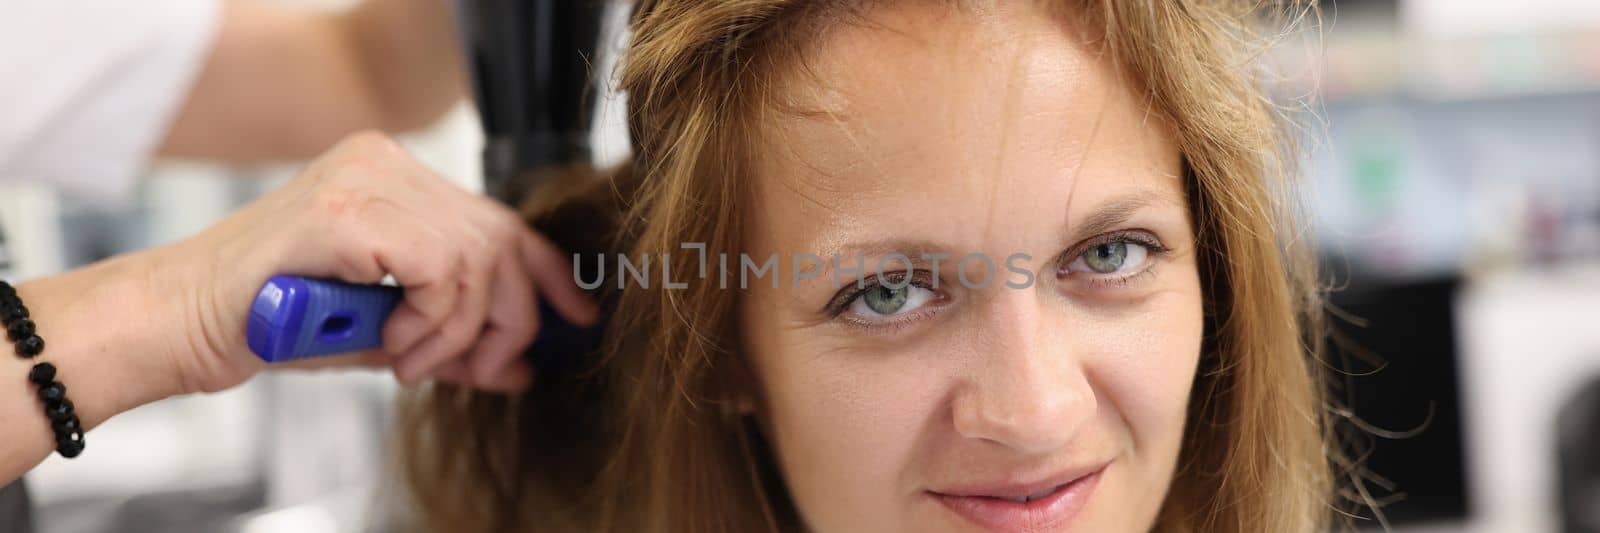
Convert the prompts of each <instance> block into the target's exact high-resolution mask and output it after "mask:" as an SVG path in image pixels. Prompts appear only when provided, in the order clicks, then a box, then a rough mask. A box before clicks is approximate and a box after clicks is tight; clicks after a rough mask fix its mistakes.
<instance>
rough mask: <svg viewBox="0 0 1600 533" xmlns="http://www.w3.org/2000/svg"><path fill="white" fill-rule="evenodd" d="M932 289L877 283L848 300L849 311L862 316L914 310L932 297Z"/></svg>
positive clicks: (883, 315)
mask: <svg viewBox="0 0 1600 533" xmlns="http://www.w3.org/2000/svg"><path fill="white" fill-rule="evenodd" d="M933 296H934V294H933V291H931V290H928V289H925V288H922V287H918V286H916V285H906V286H904V287H898V288H896V287H890V286H888V285H878V286H876V287H871V288H869V289H867V290H866V291H865V292H862V293H861V294H860V295H859V296H856V299H855V301H853V302H850V312H852V313H855V314H857V315H860V316H864V317H887V316H894V315H897V314H901V313H905V312H909V311H915V310H916V309H917V308H919V307H922V306H923V304H926V303H928V301H929V300H931V299H933Z"/></svg>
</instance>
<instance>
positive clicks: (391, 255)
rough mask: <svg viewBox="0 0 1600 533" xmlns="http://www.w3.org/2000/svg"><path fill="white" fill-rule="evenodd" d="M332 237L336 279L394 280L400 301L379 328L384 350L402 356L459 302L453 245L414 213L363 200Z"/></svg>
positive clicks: (457, 265) (457, 258)
mask: <svg viewBox="0 0 1600 533" xmlns="http://www.w3.org/2000/svg"><path fill="white" fill-rule="evenodd" d="M351 209H356V210H359V211H360V212H359V213H352V214H350V215H348V224H346V225H345V227H343V228H334V229H332V230H331V231H332V232H333V233H335V234H336V235H337V237H336V238H335V239H334V242H333V243H332V246H333V248H334V250H333V253H334V254H336V257H338V260H339V261H338V262H339V263H340V265H342V266H341V267H339V268H338V270H340V272H336V274H338V275H339V277H341V278H345V279H350V278H351V277H352V276H351V274H355V275H356V276H357V277H359V278H361V279H359V280H352V281H367V279H369V278H370V277H371V274H372V273H374V272H384V273H388V274H390V275H393V276H394V279H395V281H396V282H398V283H399V284H400V286H402V287H404V288H405V298H404V300H403V302H402V304H401V306H400V307H399V308H398V309H397V310H396V311H395V313H394V315H393V317H392V318H391V320H389V321H388V322H387V323H386V324H385V326H384V333H383V338H384V347H385V348H386V349H389V350H391V353H403V352H405V351H407V350H408V349H409V348H410V347H411V346H414V345H415V344H416V343H417V342H418V341H419V340H420V339H421V337H422V336H424V335H426V334H427V333H428V332H430V331H433V330H435V329H437V328H438V327H439V324H441V323H443V322H444V321H445V319H446V318H447V317H449V316H450V314H451V312H452V310H453V309H454V308H455V307H456V306H457V300H458V299H459V298H460V297H461V291H460V285H459V283H458V282H457V278H458V272H459V271H460V270H461V268H462V259H461V255H462V254H461V253H459V252H451V250H452V249H454V248H457V247H458V245H456V244H454V243H453V242H452V239H450V238H448V237H447V236H446V234H444V233H443V232H441V231H439V230H438V229H437V228H434V227H432V226H431V225H429V224H425V223H422V222H421V221H422V220H424V219H423V218H422V217H420V216H419V215H418V214H416V213H414V212H409V210H407V209H405V208H403V207H401V206H399V205H396V204H394V203H392V202H388V201H384V200H372V201H365V202H364V204H363V207H359V208H351Z"/></svg>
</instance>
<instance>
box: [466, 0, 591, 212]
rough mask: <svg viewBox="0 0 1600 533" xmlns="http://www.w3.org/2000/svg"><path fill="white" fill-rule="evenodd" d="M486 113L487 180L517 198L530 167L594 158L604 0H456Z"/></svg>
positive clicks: (500, 193)
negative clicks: (596, 65)
mask: <svg viewBox="0 0 1600 533" xmlns="http://www.w3.org/2000/svg"><path fill="white" fill-rule="evenodd" d="M455 5H456V21H457V23H458V25H459V27H460V31H461V38H462V41H463V44H464V46H463V48H464V49H465V51H466V54H467V64H468V67H469V68H470V69H471V74H472V85H473V96H474V98H475V99H476V101H477V104H478V114H479V115H480V117H481V118H482V120H483V129H484V135H485V137H486V140H487V142H486V145H485V146H484V154H483V166H484V168H483V172H484V185H485V187H486V188H487V190H488V192H489V194H491V195H492V196H494V197H496V198H498V199H500V200H501V201H503V202H508V203H514V202H516V201H518V200H519V199H520V198H521V196H522V194H523V193H524V192H525V190H526V189H527V184H524V183H521V182H520V181H521V180H520V177H521V176H523V175H524V174H526V173H528V172H529V171H531V170H533V169H536V168H540V167H544V166H549V165H559V164H564V163H568V162H573V161H583V160H587V159H588V158H589V143H588V136H589V130H590V124H589V121H590V120H591V118H592V114H593V113H592V110H593V108H594V104H595V101H594V98H595V95H594V91H591V90H590V86H591V83H590V82H591V81H592V80H593V77H594V73H593V72H592V66H591V60H592V58H593V57H594V55H595V49H596V48H598V46H599V39H600V23H601V18H602V16H603V15H604V13H605V2H604V1H603V0H457V1H456V4H455Z"/></svg>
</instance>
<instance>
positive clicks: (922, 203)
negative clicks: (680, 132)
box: [740, 2, 1202, 532]
mask: <svg viewBox="0 0 1600 533" xmlns="http://www.w3.org/2000/svg"><path fill="white" fill-rule="evenodd" d="M996 4H1001V5H1003V6H1004V7H1001V8H996V9H994V10H991V11H985V12H982V13H977V12H967V11H953V10H949V9H948V8H944V7H939V4H937V3H931V2H902V3H897V4H895V5H894V6H892V7H885V8H880V9H878V10H876V11H874V12H872V13H870V14H869V17H868V18H869V19H870V20H871V21H872V22H874V23H875V24H852V25H849V26H847V27H843V28H839V29H836V30H834V31H832V32H830V33H829V34H828V35H826V36H825V38H824V39H823V41H822V42H821V43H819V46H820V48H819V49H817V50H816V54H815V55H814V56H813V60H814V63H813V64H812V67H813V68H814V74H816V76H815V77H814V79H813V78H803V77H798V76H797V77H794V78H790V81H791V83H790V85H789V87H788V89H789V90H790V92H789V95H790V96H791V97H792V98H793V99H794V100H795V101H796V102H797V103H800V104H802V105H806V106H808V107H810V108H813V109H816V110H818V111H820V112H818V113H805V114H789V115H782V116H778V117H769V118H767V119H765V120H766V122H765V123H764V124H765V127H767V128H768V129H767V130H766V136H765V138H764V139H762V140H761V141H760V142H761V143H762V148H761V149H760V151H759V152H758V153H759V154H760V157H758V158H757V159H758V160H759V163H758V165H759V168H758V169H757V170H758V179H757V185H756V187H755V189H756V190H755V198H754V199H753V200H754V204H753V205H754V206H755V208H754V209H752V210H751V212H752V215H751V216H750V218H749V219H747V220H746V221H745V222H746V224H745V228H744V232H745V239H746V240H745V246H746V251H747V252H748V253H750V254H751V255H752V258H751V260H752V261H754V262H755V263H758V264H759V263H760V262H761V261H764V260H765V259H766V258H768V257H769V256H771V255H772V254H776V255H777V257H778V259H779V262H778V265H780V269H779V271H780V274H779V275H778V276H777V279H778V280H779V281H780V283H778V287H777V288H773V287H772V286H771V285H770V281H769V280H768V279H760V280H756V281H751V282H750V284H749V285H750V288H749V289H748V290H747V291H746V292H745V293H744V296H743V297H742V298H741V304H740V305H741V309H740V311H741V321H742V324H741V326H742V330H741V331H742V332H743V335H744V339H743V341H744V343H745V344H744V349H745V350H746V352H747V355H748V357H749V358H750V359H751V360H752V361H753V362H754V366H755V368H756V373H757V375H758V377H759V385H760V390H759V391H758V394H759V396H760V401H759V402H758V405H759V407H757V409H756V413H755V414H756V416H758V417H759V418H760V419H761V420H762V423H763V426H764V427H765V428H766V430H767V432H768V437H769V439H770V442H771V443H772V445H773V446H774V448H775V454H776V459H777V461H778V463H779V465H780V467H781V469H782V472H783V475H784V476H785V480H786V481H787V484H788V486H789V488H790V492H791V495H792V498H793V501H794V502H795V504H796V506H797V507H798V509H799V511H800V514H801V516H802V518H803V519H804V520H805V522H806V524H807V525H808V526H810V527H811V528H813V529H815V530H818V531H825V532H831V531H958V530H985V529H987V530H996V531H1058V530H1071V531H1095V532H1112V531H1142V530H1146V529H1148V528H1149V527H1150V526H1151V524H1152V523H1153V521H1154V519H1155V516H1156V513H1157V511H1158V509H1159V507H1160V506H1161V503H1162V500H1163V497H1164V495H1165V494H1166V492H1167V487H1168V485H1169V484H1170V483H1171V479H1172V477H1173V471H1174V464H1175V462H1176V459H1177V456H1178V449H1179V443H1180V437H1181V435H1182V433H1183V425H1184V420H1185V412H1186V407H1187V399H1188V396H1189V389H1190V384H1191V381H1192V379H1193V377H1194V371H1195V366H1196V362H1197V360H1198V357H1199V353H1200V341H1201V328H1202V318H1201V295H1200V285H1199V277H1198V274H1197V270H1196V267H1195V250H1194V247H1195V244H1194V239H1193V236H1192V229H1191V227H1190V223H1189V218H1188V213H1187V212H1186V209H1185V198H1184V188H1183V186H1182V181H1181V177H1180V161H1179V155H1178V150H1177V148H1176V147H1175V145H1174V142H1173V140H1172V136H1171V132H1170V131H1169V130H1168V129H1167V127H1166V126H1165V125H1164V124H1163V122H1162V121H1160V120H1159V119H1158V118H1157V117H1156V116H1154V115H1153V114H1151V113H1147V112H1146V110H1145V108H1144V107H1143V106H1142V102H1141V98H1140V96H1141V95H1140V91H1138V90H1135V89H1134V88H1133V87H1132V86H1130V85H1129V84H1128V83H1127V82H1126V81H1124V79H1123V78H1121V77H1119V76H1118V75H1117V74H1116V73H1115V72H1114V71H1113V69H1112V67H1111V65H1110V63H1109V62H1108V59H1107V58H1105V57H1102V56H1099V55H1097V54H1096V53H1094V52H1093V51H1091V50H1090V49H1089V48H1088V47H1087V46H1086V45H1085V42H1086V38H1085V37H1084V36H1083V34H1082V33H1080V32H1079V31H1078V30H1077V29H1075V27H1074V25H1073V21H1071V20H1068V19H1066V18H1064V17H1063V16H1060V15H1051V14H1048V13H1046V12H1043V11H1039V10H1037V9H1036V8H1033V7H1026V6H1030V5H1031V4H1032V3H1029V2H1014V3H1013V2H1004V3H996ZM894 253H899V254H903V255H904V256H906V257H907V258H909V259H910V261H909V264H908V262H907V261H905V260H903V259H901V258H898V257H893V256H892V255H890V254H894ZM797 254H814V255H816V256H819V257H821V258H824V259H823V261H822V263H823V267H822V268H820V269H817V268H816V262H814V261H813V260H811V259H810V258H808V257H805V256H803V255H802V256H800V257H802V259H800V260H799V261H800V264H801V266H803V267H807V268H809V269H811V270H812V272H811V273H813V274H816V277H811V278H805V279H801V280H799V281H798V282H795V281H794V280H793V276H792V275H791V274H792V272H791V267H792V266H793V263H794V259H793V258H795V257H796V256H797ZM932 254H942V255H943V257H942V258H938V259H937V263H936V262H935V258H934V257H933V255H932ZM968 254H978V255H981V256H983V257H987V258H989V260H990V261H991V262H992V263H993V265H994V266H993V269H992V270H993V272H992V273H991V274H989V276H992V277H991V278H988V279H989V280H990V282H989V283H988V284H987V287H983V288H980V287H979V285H983V282H984V280H985V279H986V278H985V271H986V267H985V264H984V262H983V261H982V260H980V259H978V257H977V255H974V256H973V258H972V259H971V260H967V261H965V262H961V261H960V260H961V259H962V258H963V257H964V256H967V255H968ZM1014 254H1026V256H1027V257H1028V259H1022V258H1021V257H1013V255H1014ZM835 256H837V257H838V258H839V268H837V269H835V268H834V266H833V265H832V264H831V263H832V260H831V258H833V257H835ZM858 257H861V258H863V259H862V262H861V263H860V264H858V263H857V258H858ZM1008 258H1009V259H1011V262H1010V263H1009V265H1010V266H1013V267H1015V270H1018V271H1025V272H1028V273H1029V274H1023V273H1020V272H1015V271H1013V270H1008V268H1007V266H1008V263H1007V260H1008ZM880 261H887V264H886V268H885V272H886V276H885V277H884V278H883V279H882V280H879V279H878V277H877V274H876V272H877V270H878V269H877V265H878V264H879V263H880ZM958 263H959V267H964V268H961V270H960V271H958ZM863 265H864V266H865V268H864V269H859V268H858V267H860V266H863ZM907 266H909V267H910V268H911V269H913V270H914V273H913V274H912V275H911V276H910V277H906V276H905V275H904V273H905V270H906V267H907ZM859 270H865V271H866V272H865V274H863V273H862V272H860V271H859ZM963 274H965V281H964V280H963V277H962V276H963ZM750 275H752V276H754V275H755V274H754V273H753V271H752V273H751V274H750ZM769 275H771V273H769ZM1029 275H1031V277H1032V279H1031V280H1030V279H1028V276H1029ZM835 276H837V280H838V282H839V283H838V285H835V281H834V280H835ZM863 278H864V279H863ZM858 280H861V281H862V282H863V283H864V284H865V285H866V290H864V291H863V290H858V287H857V281H858ZM935 283H937V288H935ZM1007 283H1009V284H1010V285H1009V286H1008V285H1007ZM1024 285H1026V287H1025V288H1013V287H1019V286H1024ZM894 287H903V288H900V289H896V288H894Z"/></svg>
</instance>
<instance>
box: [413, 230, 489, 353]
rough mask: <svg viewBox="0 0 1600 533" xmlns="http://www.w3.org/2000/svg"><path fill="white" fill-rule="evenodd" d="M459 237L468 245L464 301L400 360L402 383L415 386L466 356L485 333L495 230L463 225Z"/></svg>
mask: <svg viewBox="0 0 1600 533" xmlns="http://www.w3.org/2000/svg"><path fill="white" fill-rule="evenodd" d="M459 231H460V233H459V237H458V238H460V239H462V241H463V242H464V244H465V251H464V252H463V254H464V255H463V256H462V263H463V264H464V266H465V268H464V270H463V272H462V276H461V277H460V278H459V283H460V284H461V299H460V302H459V304H458V305H457V306H456V309H455V310H454V312H452V313H451V314H450V316H449V317H448V318H447V319H446V320H445V321H444V323H443V324H442V325H440V326H439V329H438V330H437V331H436V332H435V333H434V335H433V336H432V337H431V338H428V339H427V340H424V341H423V342H422V343H421V344H419V345H417V348H416V349H414V350H412V351H411V352H410V353H407V354H405V355H403V356H401V359H400V361H399V362H398V363H396V364H395V371H396V373H397V374H396V375H397V376H399V377H400V380H401V382H403V383H414V382H416V381H417V380H420V379H422V378H423V377H425V376H427V375H428V374H429V373H430V372H432V371H433V369H434V368H435V367H438V366H439V365H440V364H443V363H444V362H445V361H447V360H450V359H453V358H456V357H458V356H460V355H461V354H463V353H466V352H467V350H468V349H469V348H471V347H472V345H474V344H476V343H477V341H478V337H479V335H481V334H482V333H483V329H484V326H485V324H484V321H485V320H486V319H487V317H488V315H489V304H490V301H491V299H490V289H492V288H494V277H495V275H494V273H495V265H496V264H497V263H498V261H496V257H497V254H498V253H499V251H500V250H498V249H497V248H496V244H495V243H496V242H500V239H495V233H496V232H497V231H498V230H496V229H495V228H492V227H483V226H479V225H474V224H463V225H462V227H461V228H460V230H459Z"/></svg>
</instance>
